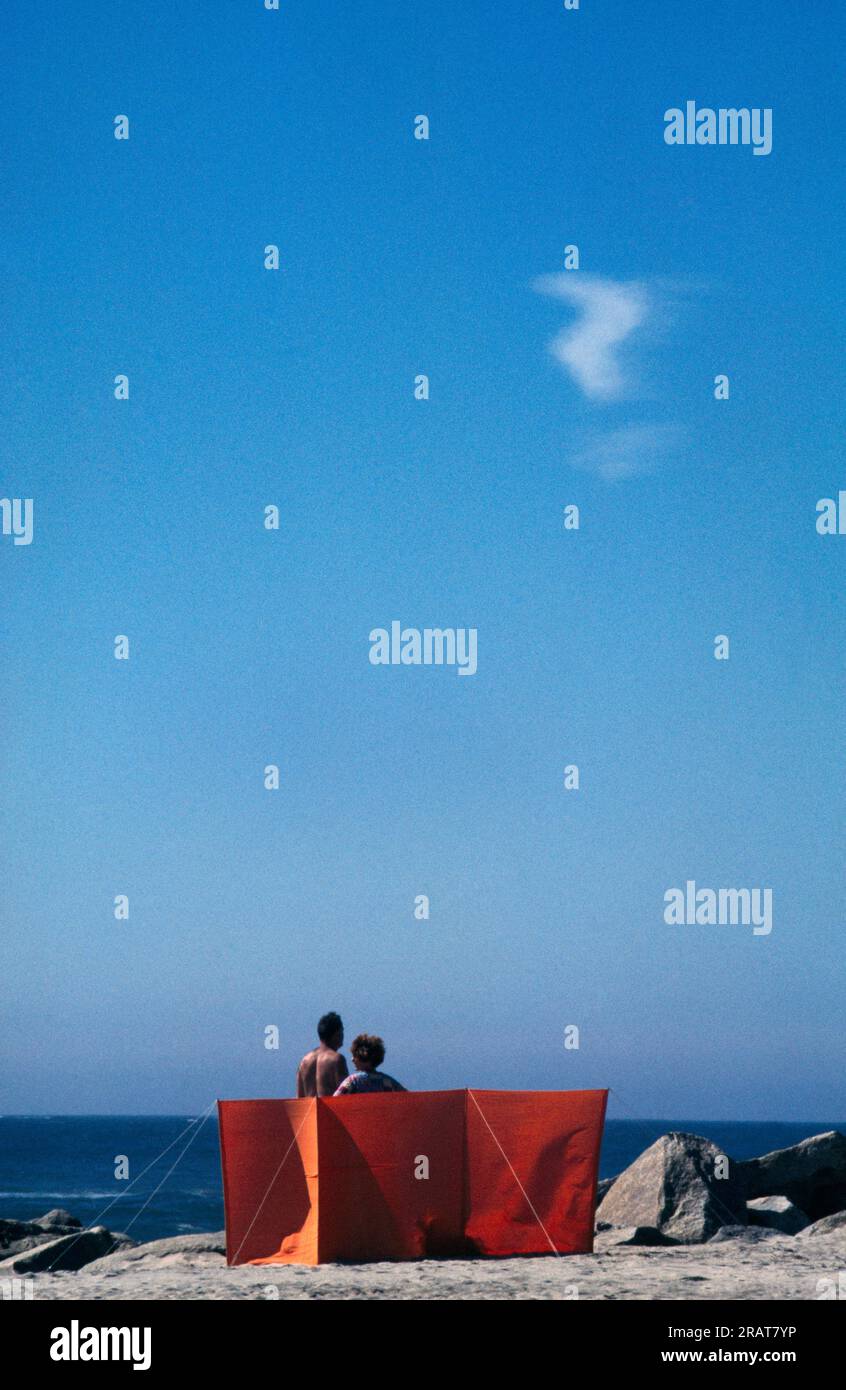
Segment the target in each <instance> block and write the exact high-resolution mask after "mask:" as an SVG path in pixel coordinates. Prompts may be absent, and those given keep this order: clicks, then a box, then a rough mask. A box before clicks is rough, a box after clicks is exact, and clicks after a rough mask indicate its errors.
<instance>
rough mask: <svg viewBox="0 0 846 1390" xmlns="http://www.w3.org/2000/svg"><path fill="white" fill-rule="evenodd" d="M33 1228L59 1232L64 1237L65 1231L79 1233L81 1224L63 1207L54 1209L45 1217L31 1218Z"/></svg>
mask: <svg viewBox="0 0 846 1390" xmlns="http://www.w3.org/2000/svg"><path fill="white" fill-rule="evenodd" d="M32 1224H33V1226H43V1227H44V1229H45V1230H46V1231H61V1232H62V1234H63V1235H64V1234H65V1233H66V1232H67V1231H80V1230H81V1229H82V1222H81V1221H77V1219H76V1217H75V1216H71V1214H70V1212H69V1211H65V1210H64V1208H63V1207H54V1208H53V1210H52V1211H48V1212H47V1214H46V1215H45V1216H36V1217H34V1218H33V1222H32Z"/></svg>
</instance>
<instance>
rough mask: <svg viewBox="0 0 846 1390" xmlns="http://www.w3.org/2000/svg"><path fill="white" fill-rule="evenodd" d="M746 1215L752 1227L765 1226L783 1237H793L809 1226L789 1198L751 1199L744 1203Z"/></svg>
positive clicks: (806, 1219) (803, 1215)
mask: <svg viewBox="0 0 846 1390" xmlns="http://www.w3.org/2000/svg"><path fill="white" fill-rule="evenodd" d="M746 1215H747V1216H748V1218H749V1222H750V1224H751V1225H752V1226H767V1227H769V1229H770V1230H771V1231H781V1233H782V1235H785V1236H795V1235H797V1234H798V1233H799V1231H802V1230H804V1228H805V1227H806V1226H807V1225H809V1224H810V1223H809V1220H808V1217H807V1216H806V1215H805V1213H804V1212H803V1211H800V1209H799V1207H797V1206H794V1204H793V1202H791V1200H790V1198H789V1197H753V1199H752V1201H751V1202H747V1203H746Z"/></svg>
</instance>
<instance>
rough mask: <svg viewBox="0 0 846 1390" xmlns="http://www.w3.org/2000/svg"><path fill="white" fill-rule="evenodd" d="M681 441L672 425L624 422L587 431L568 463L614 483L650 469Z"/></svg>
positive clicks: (678, 432)
mask: <svg viewBox="0 0 846 1390" xmlns="http://www.w3.org/2000/svg"><path fill="white" fill-rule="evenodd" d="M680 442H681V431H680V430H678V429H677V428H676V426H675V425H624V426H623V427H622V428H621V429H616V430H608V431H606V432H605V433H604V434H599V435H595V434H590V435H586V436H585V438H584V440H583V442H582V445H581V447H580V448H578V449H577V450H576V452H575V453H574V454H572V455H571V456H570V458H569V459H568V463H570V464H571V465H572V467H573V468H583V469H585V470H586V471H587V472H588V473H596V474H597V475H598V476H599V477H600V478H604V479H605V480H606V481H607V482H612V483H613V482H617V481H619V479H621V478H632V477H634V476H635V475H636V474H638V473H649V472H650V471H651V470H652V468H654V467H656V466H657V465H658V464H659V463H660V462H661V461H662V459H663V457H664V455H665V454H666V453H667V452H668V451H669V450H670V449H673V448H675V447H677V446H678V445H679V443H680Z"/></svg>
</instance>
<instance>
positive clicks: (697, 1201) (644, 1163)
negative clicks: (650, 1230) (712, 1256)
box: [596, 1133, 746, 1243]
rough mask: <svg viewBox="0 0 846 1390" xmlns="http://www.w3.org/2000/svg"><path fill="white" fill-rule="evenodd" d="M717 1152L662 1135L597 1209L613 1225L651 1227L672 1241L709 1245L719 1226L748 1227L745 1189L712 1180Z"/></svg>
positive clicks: (694, 1140) (703, 1143)
mask: <svg viewBox="0 0 846 1390" xmlns="http://www.w3.org/2000/svg"><path fill="white" fill-rule="evenodd" d="M722 1157H723V1155H722V1154H721V1151H720V1149H718V1148H717V1145H716V1144H712V1143H711V1141H710V1139H703V1138H701V1137H700V1136H699V1135H696V1134H679V1133H672V1134H664V1135H662V1136H661V1138H660V1139H656V1141H655V1143H654V1144H653V1145H652V1146H651V1147H650V1148H648V1149H647V1150H646V1151H645V1153H642V1154H641V1155H640V1158H638V1159H636V1160H635V1162H634V1163H633V1164H632V1165H631V1167H629V1168H627V1169H626V1170H625V1172H623V1173H621V1174H620V1176H619V1177H618V1178H617V1180H616V1182H615V1183H614V1186H613V1187H612V1188H611V1190H610V1192H608V1193H607V1194H606V1196H605V1197H604V1198H603V1200H602V1202H601V1203H600V1205H599V1208H598V1210H597V1213H596V1215H597V1220H602V1221H610V1222H611V1224H612V1225H613V1226H653V1227H656V1228H657V1229H658V1230H659V1231H660V1232H661V1233H662V1234H663V1235H665V1236H672V1237H673V1239H674V1240H677V1241H685V1242H690V1243H698V1242H701V1241H705V1240H709V1239H710V1237H711V1236H712V1235H713V1234H714V1232H715V1231H717V1230H719V1228H720V1227H721V1226H726V1225H735V1226H738V1225H739V1226H745V1225H746V1202H745V1193H744V1189H743V1187H742V1186H741V1185H740V1183H738V1181H737V1178H736V1177H735V1165H734V1164H733V1163H732V1164H730V1165H729V1176H728V1177H725V1178H718V1177H716V1176H715V1171H716V1167H717V1159H718V1158H722Z"/></svg>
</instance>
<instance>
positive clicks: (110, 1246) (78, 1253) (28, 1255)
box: [0, 1226, 135, 1274]
mask: <svg viewBox="0 0 846 1390" xmlns="http://www.w3.org/2000/svg"><path fill="white" fill-rule="evenodd" d="M134 1245H135V1241H134V1240H130V1238H129V1236H125V1235H120V1234H117V1235H116V1234H115V1233H114V1232H113V1231H108V1230H107V1229H106V1227H105V1226H93V1227H92V1228H91V1230H90V1231H77V1232H76V1233H75V1234H73V1235H65V1236H59V1237H58V1238H57V1239H56V1240H48V1241H45V1242H43V1243H42V1244H40V1245H37V1246H35V1247H34V1248H33V1249H31V1250H27V1251H24V1253H23V1254H20V1255H12V1256H10V1257H9V1258H8V1259H5V1260H0V1270H2V1271H5V1272H7V1273H13V1274H38V1273H40V1272H41V1271H43V1270H60V1269H82V1268H83V1267H84V1266H85V1265H87V1264H90V1263H91V1261H92V1260H96V1259H99V1258H100V1257H101V1256H103V1255H106V1254H110V1253H111V1252H112V1251H113V1250H114V1249H115V1248H118V1249H127V1248H129V1247H131V1246H134Z"/></svg>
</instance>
